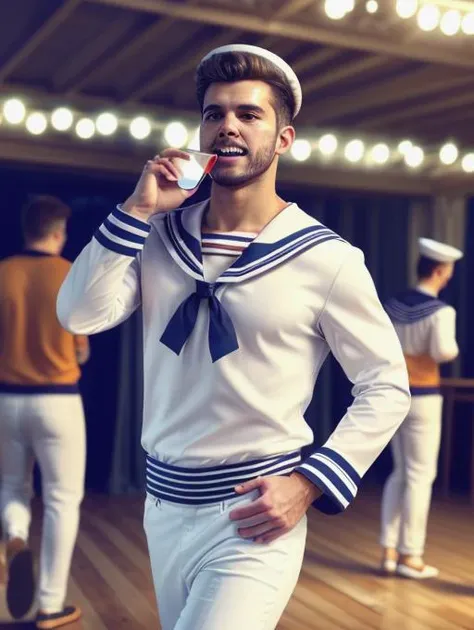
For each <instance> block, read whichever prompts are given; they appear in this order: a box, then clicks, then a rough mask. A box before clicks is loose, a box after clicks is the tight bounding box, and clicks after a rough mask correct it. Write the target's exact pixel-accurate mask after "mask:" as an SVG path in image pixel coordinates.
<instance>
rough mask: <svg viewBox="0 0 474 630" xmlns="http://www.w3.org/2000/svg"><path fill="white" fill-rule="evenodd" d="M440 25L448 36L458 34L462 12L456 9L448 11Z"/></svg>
mask: <svg viewBox="0 0 474 630" xmlns="http://www.w3.org/2000/svg"><path fill="white" fill-rule="evenodd" d="M439 27H440V29H441V31H442V32H443V33H444V34H445V35H447V36H448V37H452V36H453V35H456V33H459V30H460V28H461V14H460V13H459V11H456V10H455V9H452V10H451V11H446V13H445V14H444V15H443V17H442V18H441V22H440V24H439Z"/></svg>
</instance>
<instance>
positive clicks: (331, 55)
mask: <svg viewBox="0 0 474 630" xmlns="http://www.w3.org/2000/svg"><path fill="white" fill-rule="evenodd" d="M343 52H344V51H342V50H341V49H340V48H329V47H327V48H323V49H322V50H321V49H318V50H316V51H315V52H312V53H309V54H306V55H303V56H302V57H300V58H299V59H297V60H296V61H294V62H293V63H292V64H291V66H292V68H293V70H294V71H295V72H296V73H297V74H303V73H304V72H305V71H306V70H310V69H313V70H314V69H317V67H318V66H322V65H323V64H325V63H329V62H330V61H333V60H334V59H337V57H340V56H341V55H342V54H343Z"/></svg>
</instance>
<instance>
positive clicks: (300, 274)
mask: <svg viewBox="0 0 474 630" xmlns="http://www.w3.org/2000/svg"><path fill="white" fill-rule="evenodd" d="M206 205H207V203H206V202H205V203H201V204H197V205H195V206H192V207H190V208H187V209H184V210H176V211H174V212H172V213H169V214H167V215H163V214H160V215H155V216H153V217H152V218H151V219H150V223H149V224H148V223H145V222H142V221H139V220H137V219H135V218H134V217H131V216H130V215H127V214H125V213H123V212H121V211H120V210H119V209H117V210H115V211H114V212H113V213H112V215H110V216H109V218H108V219H107V220H106V221H105V223H104V224H103V225H102V226H101V227H100V228H99V230H98V231H97V232H96V234H95V237H94V238H93V239H92V241H91V242H90V243H89V244H88V245H87V246H86V247H85V249H84V250H83V251H82V252H81V254H80V255H79V257H78V258H77V260H76V261H75V263H74V264H73V267H72V269H71V271H70V273H69V275H68V277H67V279H66V281H65V283H64V285H63V287H62V289H61V291H60V294H59V297H58V317H59V319H60V321H61V323H62V325H63V326H64V327H65V328H67V329H68V330H71V331H73V332H75V333H76V334H80V333H82V334H88V335H90V334H94V333H97V332H100V331H103V330H107V329H109V328H111V327H113V326H115V325H117V324H119V323H120V322H123V321H124V320H125V319H126V318H127V317H129V315H130V314H131V313H132V312H133V311H134V310H135V309H136V308H138V307H139V306H140V305H141V308H142V311H143V326H144V331H143V333H144V334H143V339H144V381H145V382H144V411H143V432H142V444H143V447H144V449H145V451H146V452H147V453H148V454H149V456H150V457H149V460H150V462H152V466H155V469H154V470H157V468H156V467H158V468H159V467H167V470H166V474H167V475H168V476H169V477H170V479H168V480H167V482H168V483H169V484H171V483H172V481H171V479H172V478H175V479H176V477H177V476H179V475H180V474H183V473H182V471H183V470H185V471H192V475H191V473H189V474H190V479H192V478H195V474H196V472H199V471H201V472H202V471H205V474H207V475H209V474H211V473H212V472H213V471H216V470H217V471H218V470H219V467H223V466H224V467H225V466H230V467H231V468H232V467H234V468H235V467H236V466H245V464H246V463H249V462H250V463H251V462H259V461H261V460H263V461H266V458H275V457H276V456H280V455H281V456H285V455H286V454H291V453H295V452H298V451H299V450H300V449H301V448H302V447H303V446H306V445H308V444H310V443H311V442H312V440H313V434H312V431H311V429H310V427H309V426H308V425H307V423H306V422H305V420H304V417H303V415H304V412H305V410H306V408H307V406H308V404H309V402H310V400H311V397H312V393H313V388H314V384H315V381H316V379H317V376H318V373H319V371H320V369H321V366H322V364H323V362H324V360H325V359H326V357H327V355H328V353H329V351H332V352H333V354H334V356H335V357H336V359H337V360H338V361H339V363H340V364H341V365H342V367H343V369H344V371H345V373H346V375H347V377H348V378H349V379H350V380H351V382H352V383H353V385H354V388H353V394H354V397H355V400H354V402H353V404H352V405H351V407H350V408H349V409H348V410H347V413H346V414H345V416H344V417H343V418H342V420H341V421H340V422H339V424H338V426H337V428H336V429H335V430H334V432H333V434H332V435H331V436H330V438H329V440H328V441H327V442H326V444H325V445H324V446H323V447H321V448H319V449H317V450H315V452H314V453H313V454H312V455H311V456H310V457H309V458H308V459H307V460H306V461H305V462H302V463H301V464H300V465H299V466H298V467H297V468H296V470H298V472H300V473H302V474H304V475H305V476H306V477H308V478H309V479H311V480H312V481H313V482H314V483H315V484H317V485H318V486H319V487H320V488H321V489H322V490H323V492H324V493H325V494H324V495H323V497H322V498H320V499H319V500H318V501H317V502H316V507H318V508H319V509H321V510H323V511H326V512H331V511H340V510H342V509H345V508H346V507H347V505H349V503H350V501H351V500H352V499H353V498H354V497H355V495H356V492H357V487H358V484H359V483H360V479H361V476H362V475H363V474H364V473H365V472H366V471H367V469H368V468H369V467H370V465H371V464H372V463H373V461H374V460H375V459H376V458H377V456H378V455H379V454H380V452H381V451H382V450H383V448H384V447H385V445H386V444H387V443H388V442H389V440H390V439H391V437H392V435H393V433H394V432H395V431H396V429H397V428H398V426H399V424H400V423H401V422H402V420H403V419H404V418H405V416H406V413H407V411H408V408H409V403H410V395H409V388H408V379H407V372H406V365H405V361H404V357H403V354H402V351H401V348H400V344H399V341H398V339H397V336H396V334H395V331H394V328H393V326H392V324H391V323H390V320H389V318H388V317H387V314H386V313H385V311H384V310H383V308H382V306H381V304H380V302H379V299H378V297H377V293H376V290H375V287H374V285H373V282H372V279H371V277H370V274H369V272H368V271H367V269H366V267H365V265H364V261H363V255H362V252H360V250H357V249H356V248H354V247H352V246H351V245H349V244H348V243H347V242H345V241H343V240H342V239H341V238H340V237H338V236H337V235H336V234H335V233H333V232H331V231H330V230H328V229H327V228H325V227H324V226H323V225H321V224H320V223H319V222H318V221H316V220H315V219H313V218H311V217H310V216H308V215H307V214H306V213H304V212H303V211H302V210H300V209H299V208H298V207H297V206H296V205H295V204H291V205H290V206H288V207H287V208H286V209H284V210H283V211H282V212H281V213H280V214H279V215H277V216H276V217H275V218H274V219H273V220H272V221H271V222H270V223H269V225H267V226H266V228H265V229H264V230H263V231H262V232H261V233H260V234H259V235H258V236H257V238H256V239H255V240H254V241H253V242H252V243H251V244H250V245H249V246H248V248H247V249H246V250H245V252H244V253H243V254H242V255H241V256H240V257H239V258H237V259H236V260H235V261H234V262H233V263H232V264H231V266H230V267H229V268H228V269H227V270H225V271H224V272H222V273H221V275H220V276H219V278H217V280H215V282H212V283H209V282H208V278H207V275H206V264H205V263H204V264H203V257H202V254H201V248H200V245H201V221H202V215H203V212H204V210H205V208H206ZM212 280H214V278H212ZM183 304H184V306H183ZM180 306H181V309H180ZM194 317H195V318H196V319H195V321H194V319H193V318H194ZM232 329H233V333H232ZM183 331H185V332H183ZM186 331H187V332H186ZM233 334H234V336H233ZM250 468H251V466H250ZM173 470H174V471H175V473H176V474H173ZM170 471H171V472H170ZM192 483H193V481H190V482H189V484H192ZM194 483H197V482H194ZM189 487H190V488H191V485H189ZM191 489H192V488H191ZM170 493H171V490H170ZM213 496H217V494H215V495H213Z"/></svg>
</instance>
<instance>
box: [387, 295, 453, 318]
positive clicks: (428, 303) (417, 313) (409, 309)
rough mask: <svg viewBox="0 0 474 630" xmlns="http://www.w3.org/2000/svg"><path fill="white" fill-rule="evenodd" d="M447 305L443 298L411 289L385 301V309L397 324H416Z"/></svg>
mask: <svg viewBox="0 0 474 630" xmlns="http://www.w3.org/2000/svg"><path fill="white" fill-rule="evenodd" d="M444 306H446V304H445V302H443V301H442V300H440V299H438V298H436V297H434V296H432V295H428V294H427V293H423V292H422V291H418V290H417V289H409V290H408V291H405V293H402V294H400V295H398V296H396V297H393V298H390V299H389V300H388V301H387V302H386V303H385V310H386V311H387V314H388V316H389V317H390V319H391V320H392V321H393V322H395V323H397V324H414V323H415V322H418V321H420V320H422V319H425V318H426V317H429V316H430V315H433V313H436V311H439V309H440V308H443V307H444Z"/></svg>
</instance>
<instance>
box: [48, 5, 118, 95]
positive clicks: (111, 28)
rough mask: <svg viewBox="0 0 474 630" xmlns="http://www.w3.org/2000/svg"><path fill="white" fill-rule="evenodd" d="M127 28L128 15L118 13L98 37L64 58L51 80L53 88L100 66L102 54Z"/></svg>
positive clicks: (77, 78)
mask: <svg viewBox="0 0 474 630" xmlns="http://www.w3.org/2000/svg"><path fill="white" fill-rule="evenodd" d="M129 28H130V16H127V15H126V14H125V15H123V14H120V15H119V16H118V17H117V18H116V19H115V20H113V21H112V22H111V23H110V24H109V25H108V26H107V28H106V29H105V31H104V32H103V33H102V34H101V36H100V37H96V38H95V39H94V40H93V41H89V42H88V43H87V45H86V46H84V47H83V49H82V50H81V51H80V52H78V53H77V54H75V55H73V56H72V57H68V58H67V59H65V60H64V61H65V62H64V65H63V66H62V67H61V68H60V69H59V70H58V72H56V74H55V75H54V76H53V79H52V81H51V83H52V87H53V90H55V91H56V92H59V91H63V90H65V89H67V87H68V86H71V85H74V84H75V83H76V82H78V81H79V79H80V77H84V76H86V77H87V76H89V75H90V74H92V72H93V71H94V70H95V69H96V68H97V67H100V60H101V59H102V58H103V57H104V55H105V54H107V52H108V51H109V49H110V48H111V47H112V46H113V45H114V44H115V42H116V41H117V40H119V39H120V38H121V37H122V36H123V35H124V34H125V33H126V32H127V30H128V29H129Z"/></svg>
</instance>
